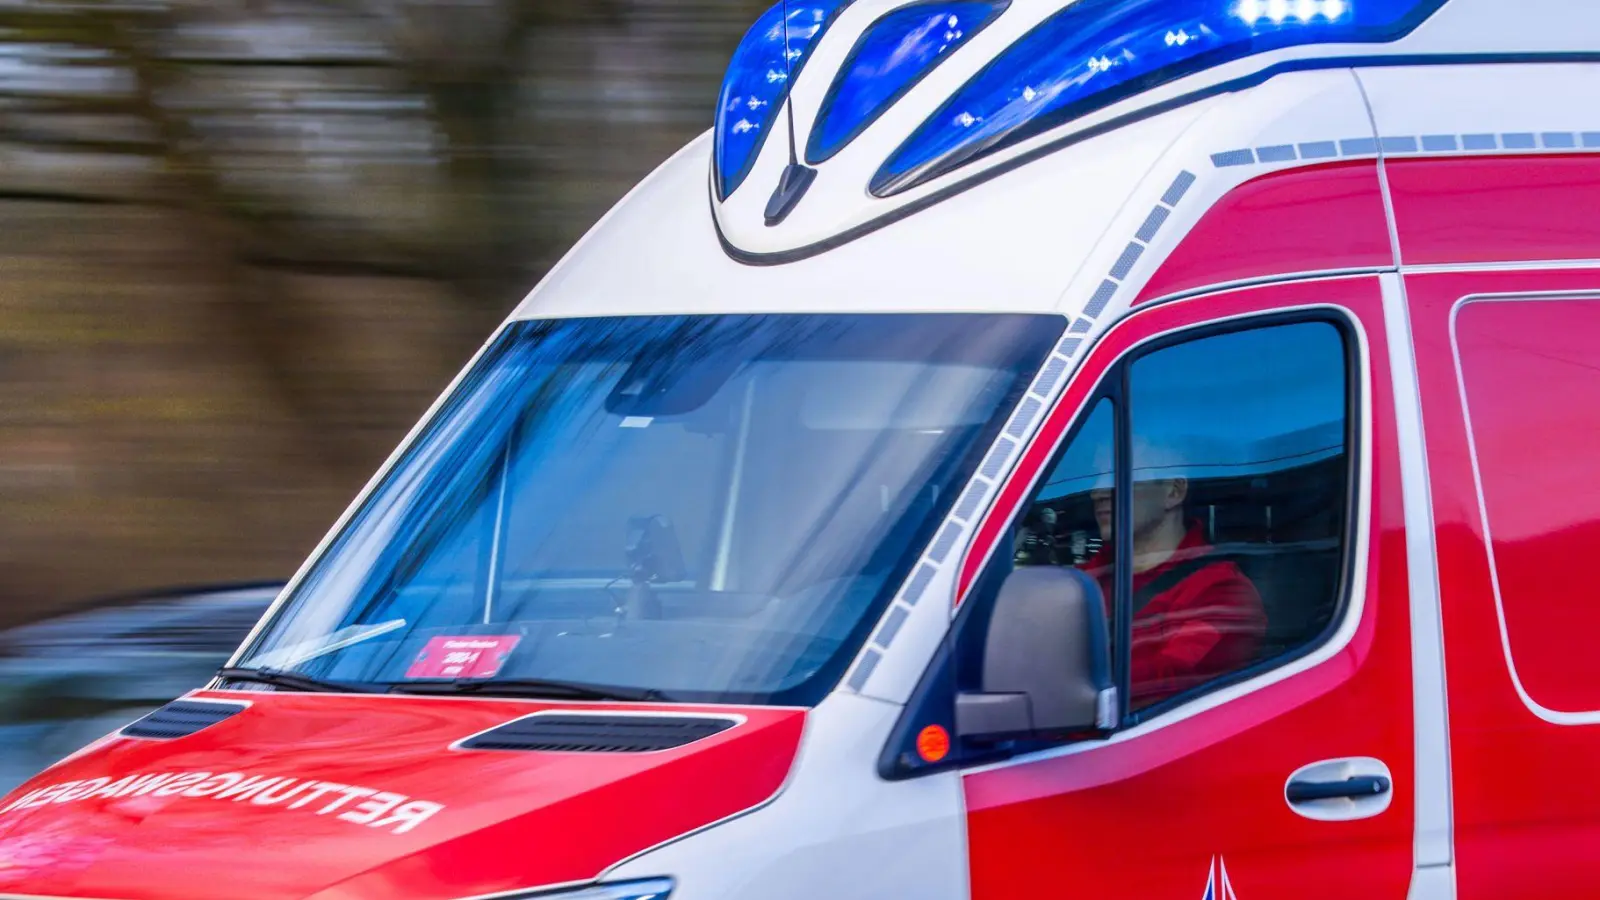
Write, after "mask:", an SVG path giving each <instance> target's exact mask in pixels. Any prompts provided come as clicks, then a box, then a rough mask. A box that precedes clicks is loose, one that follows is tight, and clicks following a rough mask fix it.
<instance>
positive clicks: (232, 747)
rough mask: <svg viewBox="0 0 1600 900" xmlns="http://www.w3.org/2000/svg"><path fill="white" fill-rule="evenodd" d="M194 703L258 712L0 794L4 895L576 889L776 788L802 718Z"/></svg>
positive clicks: (84, 762)
mask: <svg viewBox="0 0 1600 900" xmlns="http://www.w3.org/2000/svg"><path fill="white" fill-rule="evenodd" d="M197 696H201V697H211V698H214V699H219V700H221V699H227V700H246V701H248V702H250V703H251V706H250V708H249V709H247V710H245V711H244V712H242V713H240V714H239V715H236V716H234V717H232V718H230V719H227V720H225V721H223V722H221V723H220V724H217V725H214V726H212V727H210V728H208V729H205V730H204V731H201V732H199V733H198V734H194V735H191V736H190V737H186V738H180V739H178V740H172V741H148V740H137V739H129V738H119V739H115V740H112V741H110V742H109V743H107V744H105V745H104V746H102V747H99V748H97V749H95V750H93V751H92V752H89V753H87V754H85V755H83V756H81V757H78V758H77V759H71V760H68V761H67V762H65V763H63V764H61V765H59V766H57V767H56V768H55V769H52V770H51V771H49V772H47V773H45V774H43V775H40V776H39V777H37V778H35V779H34V780H33V781H31V782H30V783H28V784H26V785H24V786H23V787H22V788H20V789H18V790H17V791H16V792H14V793H13V794H12V795H11V796H9V797H7V798H6V799H5V800H4V801H0V893H22V894H35V895H47V896H56V897H97V898H118V900H145V898H163V900H188V898H194V900H201V898H204V900H217V898H220V897H226V898H228V900H254V898H262V900H266V898H274V900H277V898H291V897H294V898H303V897H309V896H312V895H315V894H318V893H321V892H324V891H326V894H325V896H327V897H329V898H333V897H340V898H346V897H348V898H355V897H372V896H382V897H395V898H412V897H415V898H423V897H428V898H433V897H439V898H450V897H465V896H471V895H475V894H486V893H494V892H498V891H506V890H515V889H518V888H529V887H537V886H539V885H545V884H557V883H563V882H572V881H583V880H587V879H591V878H594V877H595V876H597V875H599V874H600V873H601V872H602V871H603V870H604V869H606V868H607V867H609V866H611V865H612V864H614V863H616V862H618V861H620V860H622V859H624V858H626V857H628V856H630V855H632V854H635V853H638V852H639V851H642V850H645V849H648V848H649V847H652V846H654V845H656V844H658V843H660V842H662V841H665V840H669V839H671V838H673V837H676V836H678V835H681V834H684V833H686V832H689V831H693V830H695V829H697V828H700V827H703V826H705V825H709V824H711V823H713V822H716V821H718V820H719V819H723V818H726V817H727V816H731V815H733V814H735V813H738V812H741V811H743V810H746V809H749V808H750V807H753V806H756V805H758V804H760V803H762V802H763V801H765V800H767V799H768V798H770V797H771V796H772V795H773V794H775V793H776V792H777V791H778V789H779V788H780V787H781V786H782V784H783V780H784V778H785V777H786V776H787V775H788V772H789V767H790V765H791V764H792V763H793V761H794V757H795V754H796V752H797V750H798V748H799V744H800V735H801V730H802V727H803V725H804V722H805V714H804V712H803V711H801V710H789V709H763V708H752V709H744V708H740V709H737V710H733V709H729V708H726V707H715V708H706V709H704V710H703V711H705V712H715V713H719V714H724V715H730V716H731V717H734V718H743V719H744V720H745V721H744V723H743V724H741V725H738V726H736V727H734V728H730V729H728V730H727V731H724V732H721V733H720V734H717V735H714V736H712V737H709V738H706V739H704V740H701V741H698V742H695V743H693V744H690V745H688V746H685V747H680V748H677V749H674V750H665V751H661V752H655V753H552V752H530V751H494V750H459V749H450V745H451V744H453V743H455V742H456V741H459V740H461V739H463V738H465V737H468V736H469V735H472V734H475V733H477V732H480V731H484V730H487V729H489V728H493V727H495V726H496V725H500V724H502V723H504V722H508V721H510V720H512V719H515V718H518V717H520V716H525V715H528V714H529V713H532V712H537V711H539V710H543V709H557V710H561V711H573V710H575V709H582V710H584V711H591V710H605V709H616V710H620V711H626V712H631V713H637V712H641V711H644V710H646V709H654V707H641V706H640V705H639V704H623V705H608V704H552V703H542V702H524V701H518V700H466V699H454V698H450V699H443V698H406V697H381V698H374V697H360V696H342V695H340V696H332V695H313V694H286V693H285V694H279V693H223V692H211V693H205V694H200V695H197ZM659 709H660V711H661V712H663V713H667V714H674V713H678V714H681V713H683V712H686V711H693V710H686V708H684V707H677V706H674V707H660V708H659Z"/></svg>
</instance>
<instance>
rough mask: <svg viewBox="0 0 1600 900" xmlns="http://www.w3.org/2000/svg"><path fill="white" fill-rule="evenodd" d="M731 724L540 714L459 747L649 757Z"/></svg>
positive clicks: (697, 718) (695, 719)
mask: <svg viewBox="0 0 1600 900" xmlns="http://www.w3.org/2000/svg"><path fill="white" fill-rule="evenodd" d="M736 724H738V723H736V722H735V721H734V720H733V719H719V718H707V717H705V716H607V715H584V714H579V715H572V714H561V713H537V714H534V715H531V716H527V717H525V718H521V719H517V720H515V721H511V722H507V723H506V724H504V725H501V726H500V727H499V728H496V729H493V730H492V731H485V732H484V733H482V734H478V735H474V736H472V737H470V738H467V739H466V740H464V741H462V742H461V746H462V747H464V748H467V749H470V750H548V751H558V752H564V753H648V752H651V751H654V750H671V749H672V748H674V747H682V746H684V745H685V744H692V743H694V742H695V741H698V740H701V739H704V738H708V737H711V736H712V735H714V734H717V733H719V732H723V731H727V730H728V729H729V728H732V727H733V726H734V725H736Z"/></svg>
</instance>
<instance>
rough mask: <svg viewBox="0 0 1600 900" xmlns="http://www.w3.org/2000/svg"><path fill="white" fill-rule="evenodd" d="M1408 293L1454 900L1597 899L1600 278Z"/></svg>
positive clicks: (1540, 277) (1443, 285)
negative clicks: (1446, 713) (1433, 555)
mask: <svg viewBox="0 0 1600 900" xmlns="http://www.w3.org/2000/svg"><path fill="white" fill-rule="evenodd" d="M1595 183H1597V182H1592V181H1591V185H1592V184H1595ZM1591 193H1594V191H1592V190H1591ZM1540 217H1541V218H1542V214H1541V216H1540ZM1591 218H1592V217H1591ZM1495 221H1497V222H1498V223H1501V224H1503V222H1504V220H1495ZM1591 230H1593V228H1592V227H1591ZM1406 288H1407V292H1408V295H1409V299H1410V306H1411V312H1412V329H1413V332H1414V334H1415V340H1416V346H1417V367H1418V372H1419V376H1420V386H1421V392H1422V409H1423V416H1424V421H1425V423H1426V439H1427V449H1428V465H1429V469H1430V476H1431V479H1432V494H1433V504H1434V519H1435V527H1436V534H1437V543H1438V558H1439V590H1440V599H1441V602H1442V609H1443V617H1444V621H1443V624H1444V636H1445V662H1446V670H1447V673H1448V691H1449V704H1450V744H1451V756H1452V759H1453V766H1454V771H1453V773H1452V775H1453V781H1454V785H1455V853H1456V868H1457V873H1458V875H1457V883H1458V892H1459V893H1458V895H1459V896H1460V897H1461V898H1462V900H1476V898H1485V900H1487V898H1494V900H1505V898H1515V897H1538V898H1542V900H1561V898H1579V897H1585V898H1587V897H1593V896H1595V893H1596V891H1597V890H1600V887H1597V886H1600V854H1597V853H1596V852H1595V847H1596V846H1597V845H1600V765H1597V764H1596V761H1597V760H1600V574H1597V573H1600V568H1597V567H1596V560H1597V559H1600V487H1597V480H1596V473H1597V471H1600V467H1597V465H1596V460H1597V459H1600V269H1588V270H1585V269H1577V268H1575V269H1570V270H1566V271H1555V270H1544V271H1515V270H1505V271H1473V272H1458V273H1447V272H1439V273H1434V274H1426V275H1409V276H1407V278H1406Z"/></svg>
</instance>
